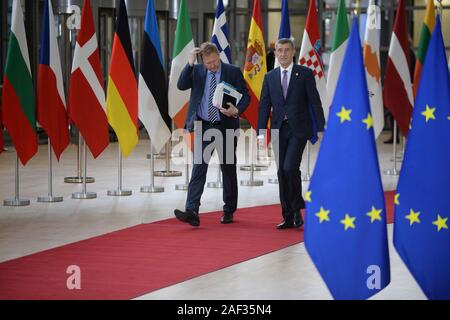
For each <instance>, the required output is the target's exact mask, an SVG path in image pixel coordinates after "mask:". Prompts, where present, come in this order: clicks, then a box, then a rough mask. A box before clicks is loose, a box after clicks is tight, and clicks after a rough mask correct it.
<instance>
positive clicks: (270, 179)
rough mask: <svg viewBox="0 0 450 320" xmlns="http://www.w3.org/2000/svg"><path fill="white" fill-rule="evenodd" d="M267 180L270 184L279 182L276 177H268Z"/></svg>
mask: <svg viewBox="0 0 450 320" xmlns="http://www.w3.org/2000/svg"><path fill="white" fill-rule="evenodd" d="M267 182H268V183H270V184H278V183H279V182H278V179H277V178H269V179H268V180H267Z"/></svg>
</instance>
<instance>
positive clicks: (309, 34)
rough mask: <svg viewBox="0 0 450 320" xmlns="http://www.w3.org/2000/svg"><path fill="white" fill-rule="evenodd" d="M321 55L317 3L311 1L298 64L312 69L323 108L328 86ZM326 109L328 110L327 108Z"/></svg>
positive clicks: (325, 102) (325, 103)
mask: <svg viewBox="0 0 450 320" xmlns="http://www.w3.org/2000/svg"><path fill="white" fill-rule="evenodd" d="M320 55H321V44H320V36H319V19H318V18H317V10H316V2H315V1H309V8H308V16H307V18H306V25H305V31H304V32H303V39H302V46H301V48H300V56H299V59H298V63H299V64H300V65H302V66H305V67H308V68H310V69H311V70H312V71H313V74H314V77H315V80H316V86H317V91H318V92H319V95H320V100H321V102H322V106H326V105H327V84H326V80H325V72H324V68H323V64H322V60H321V58H320ZM324 109H325V110H326V109H327V108H324ZM325 120H326V118H325Z"/></svg>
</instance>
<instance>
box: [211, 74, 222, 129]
mask: <svg viewBox="0 0 450 320" xmlns="http://www.w3.org/2000/svg"><path fill="white" fill-rule="evenodd" d="M216 86H217V83H216V73H215V72H211V81H210V82H209V99H208V118H209V119H208V120H209V121H210V122H215V121H219V120H220V116H219V110H218V109H217V108H216V107H215V106H213V97H214V92H216Z"/></svg>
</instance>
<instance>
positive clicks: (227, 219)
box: [220, 213, 233, 224]
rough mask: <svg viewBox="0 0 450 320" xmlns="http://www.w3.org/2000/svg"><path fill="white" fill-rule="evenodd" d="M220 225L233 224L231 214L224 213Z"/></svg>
mask: <svg viewBox="0 0 450 320" xmlns="http://www.w3.org/2000/svg"><path fill="white" fill-rule="evenodd" d="M220 223H222V224H227V223H233V214H232V213H224V214H223V216H222V217H221V218H220Z"/></svg>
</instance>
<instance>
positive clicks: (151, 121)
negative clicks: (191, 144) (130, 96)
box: [139, 0, 172, 152]
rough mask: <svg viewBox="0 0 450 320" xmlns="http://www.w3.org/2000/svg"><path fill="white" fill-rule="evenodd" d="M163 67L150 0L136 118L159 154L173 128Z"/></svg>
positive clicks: (151, 0) (156, 24) (154, 13)
mask: <svg viewBox="0 0 450 320" xmlns="http://www.w3.org/2000/svg"><path fill="white" fill-rule="evenodd" d="M163 65H164V62H163V57H162V53H161V42H160V40H159V30H158V20H157V19H156V12H155V5H154V3H153V0H149V1H148V2H147V12H146V15H145V24H144V36H143V40H142V53H141V69H140V72H139V119H141V121H142V123H143V124H144V126H145V128H146V129H147V132H148V134H149V136H150V139H151V142H152V146H153V148H154V150H155V151H156V152H159V151H160V150H161V149H162V148H163V147H164V145H165V144H166V143H167V141H168V140H169V139H170V137H171V132H170V128H171V126H172V122H171V120H170V117H169V102H168V92H167V80H166V73H165V71H164V67H163Z"/></svg>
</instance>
